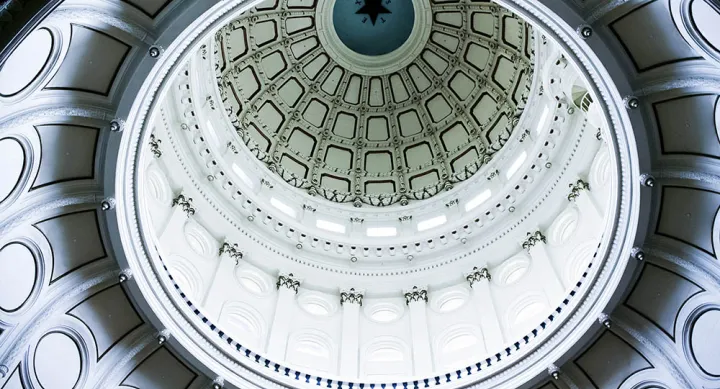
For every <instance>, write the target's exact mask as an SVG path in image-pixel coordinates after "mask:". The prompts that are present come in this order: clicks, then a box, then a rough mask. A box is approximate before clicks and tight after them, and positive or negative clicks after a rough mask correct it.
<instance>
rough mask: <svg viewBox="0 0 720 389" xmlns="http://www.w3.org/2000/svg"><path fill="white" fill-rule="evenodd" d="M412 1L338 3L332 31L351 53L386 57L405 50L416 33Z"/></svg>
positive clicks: (381, 0) (375, 0)
mask: <svg viewBox="0 0 720 389" xmlns="http://www.w3.org/2000/svg"><path fill="white" fill-rule="evenodd" d="M414 21H415V13H414V11H413V2H412V0H357V1H350V0H346V1H342V0H340V1H335V4H334V5H333V27H334V28H335V33H337V35H338V37H339V38H340V40H341V41H342V43H344V44H345V45H346V46H347V47H348V48H349V49H350V50H352V51H354V52H356V53H358V54H362V55H383V54H388V53H390V52H393V51H395V50H396V49H398V48H399V47H400V46H402V44H403V43H405V41H407V39H408V37H410V33H411V32H412V29H413V24H414Z"/></svg>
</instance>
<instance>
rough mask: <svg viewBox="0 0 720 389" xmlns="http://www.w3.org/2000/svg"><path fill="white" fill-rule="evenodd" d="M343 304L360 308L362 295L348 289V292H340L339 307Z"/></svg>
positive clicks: (352, 289)
mask: <svg viewBox="0 0 720 389" xmlns="http://www.w3.org/2000/svg"><path fill="white" fill-rule="evenodd" d="M345 303H350V304H360V306H361V307H362V305H363V293H362V292H358V291H356V290H355V288H350V290H343V291H342V292H340V305H344V304H345Z"/></svg>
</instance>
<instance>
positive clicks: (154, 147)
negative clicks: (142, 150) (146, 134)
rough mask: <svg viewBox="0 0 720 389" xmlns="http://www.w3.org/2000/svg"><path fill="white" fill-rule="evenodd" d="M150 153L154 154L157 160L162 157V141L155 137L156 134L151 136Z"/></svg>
mask: <svg viewBox="0 0 720 389" xmlns="http://www.w3.org/2000/svg"><path fill="white" fill-rule="evenodd" d="M148 143H149V144H150V152H151V153H153V155H154V156H155V158H160V157H162V150H160V143H162V141H161V140H160V139H158V138H156V137H155V134H150V142H148Z"/></svg>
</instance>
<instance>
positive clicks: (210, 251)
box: [183, 219, 219, 259]
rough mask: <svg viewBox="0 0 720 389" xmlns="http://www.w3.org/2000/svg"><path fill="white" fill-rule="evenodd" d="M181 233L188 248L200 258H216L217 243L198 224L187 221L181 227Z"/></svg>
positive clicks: (190, 220)
mask: <svg viewBox="0 0 720 389" xmlns="http://www.w3.org/2000/svg"><path fill="white" fill-rule="evenodd" d="M183 233H184V235H185V240H186V241H187V243H188V246H190V248H191V249H192V250H193V251H194V252H195V253H196V254H197V255H199V256H201V257H202V258H206V259H209V258H213V257H216V256H217V253H218V249H219V248H218V247H217V241H216V240H215V239H213V237H212V235H210V233H209V232H208V231H207V230H206V229H205V227H203V226H201V225H200V224H198V222H196V221H194V220H192V219H188V220H187V221H186V222H185V226H184V227H183Z"/></svg>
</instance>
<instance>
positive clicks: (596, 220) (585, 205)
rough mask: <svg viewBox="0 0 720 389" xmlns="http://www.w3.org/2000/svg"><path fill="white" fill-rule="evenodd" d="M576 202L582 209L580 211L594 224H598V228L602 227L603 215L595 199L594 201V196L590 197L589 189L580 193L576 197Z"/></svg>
mask: <svg viewBox="0 0 720 389" xmlns="http://www.w3.org/2000/svg"><path fill="white" fill-rule="evenodd" d="M575 203H576V204H577V206H578V209H579V210H580V213H581V214H582V215H583V216H585V217H587V218H588V219H589V221H590V223H591V224H592V225H594V226H598V228H600V227H602V224H601V223H602V222H603V220H602V216H601V215H600V210H599V209H598V207H597V206H596V205H595V201H593V199H592V198H590V192H589V191H587V190H583V191H581V192H580V193H578V197H577V198H576V199H575Z"/></svg>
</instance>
